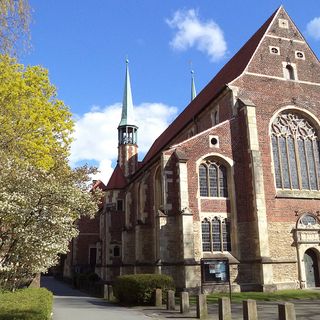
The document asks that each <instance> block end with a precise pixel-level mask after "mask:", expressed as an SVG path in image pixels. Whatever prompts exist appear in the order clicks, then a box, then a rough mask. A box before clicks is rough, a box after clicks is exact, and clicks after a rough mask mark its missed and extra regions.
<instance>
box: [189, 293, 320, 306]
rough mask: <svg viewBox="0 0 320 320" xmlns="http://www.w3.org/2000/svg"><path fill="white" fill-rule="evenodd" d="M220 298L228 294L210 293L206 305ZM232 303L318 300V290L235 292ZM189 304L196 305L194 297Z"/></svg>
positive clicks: (319, 295) (319, 297)
mask: <svg viewBox="0 0 320 320" xmlns="http://www.w3.org/2000/svg"><path fill="white" fill-rule="evenodd" d="M221 297H229V293H211V294H208V295H207V302H208V303H216V302H218V299H219V298H221ZM231 299H232V302H242V301H243V300H247V299H253V300H260V301H286V300H294V299H295V300H305V299H320V291H318V290H279V291H276V292H235V293H232V295H231ZM190 303H192V304H195V303H196V297H195V296H191V297H190Z"/></svg>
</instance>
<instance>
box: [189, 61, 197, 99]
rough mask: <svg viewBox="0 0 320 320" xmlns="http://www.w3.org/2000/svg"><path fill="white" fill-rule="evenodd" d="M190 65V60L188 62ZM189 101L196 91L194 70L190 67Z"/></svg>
mask: <svg viewBox="0 0 320 320" xmlns="http://www.w3.org/2000/svg"><path fill="white" fill-rule="evenodd" d="M190 66H191V67H192V62H190ZM190 73H191V101H192V100H193V99H194V98H195V97H196V95H197V92H196V86H195V84H194V71H193V69H192V68H191V71H190Z"/></svg>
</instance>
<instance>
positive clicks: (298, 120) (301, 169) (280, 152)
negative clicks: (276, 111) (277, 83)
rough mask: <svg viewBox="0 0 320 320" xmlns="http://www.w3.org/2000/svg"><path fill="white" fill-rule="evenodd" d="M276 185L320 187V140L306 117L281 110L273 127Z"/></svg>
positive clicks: (293, 187)
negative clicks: (319, 140)
mask: <svg viewBox="0 0 320 320" xmlns="http://www.w3.org/2000/svg"><path fill="white" fill-rule="evenodd" d="M271 134H272V137H271V139H272V151H273V161H274V169H275V170H274V171H275V179H276V187H277V188H279V189H298V190H319V170H320V165H319V142H318V137H317V133H316V130H315V128H314V127H313V126H312V124H311V123H310V122H309V121H308V120H307V119H305V118H304V117H303V116H301V115H300V114H297V113H293V112H286V113H281V114H280V115H278V116H277V118H276V119H275V120H274V121H273V123H272V126H271Z"/></svg>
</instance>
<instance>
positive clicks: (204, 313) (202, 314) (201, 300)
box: [197, 294, 208, 319]
mask: <svg viewBox="0 0 320 320" xmlns="http://www.w3.org/2000/svg"><path fill="white" fill-rule="evenodd" d="M207 317H208V306H207V296H206V295H205V294H198V295H197V318H198V319H205V318H207Z"/></svg>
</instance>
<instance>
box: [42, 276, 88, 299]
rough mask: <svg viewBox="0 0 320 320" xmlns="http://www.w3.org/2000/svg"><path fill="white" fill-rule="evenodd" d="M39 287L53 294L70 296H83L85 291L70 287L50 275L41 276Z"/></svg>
mask: <svg viewBox="0 0 320 320" xmlns="http://www.w3.org/2000/svg"><path fill="white" fill-rule="evenodd" d="M41 287H44V288H47V289H48V290H50V291H51V292H52V293H53V294H54V295H55V296H72V297H85V296H87V295H86V294H85V293H83V292H81V291H79V290H76V289H73V288H71V287H70V286H69V285H68V284H66V283H64V282H62V281H58V280H56V279H55V278H54V277H51V276H42V277H41Z"/></svg>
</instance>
